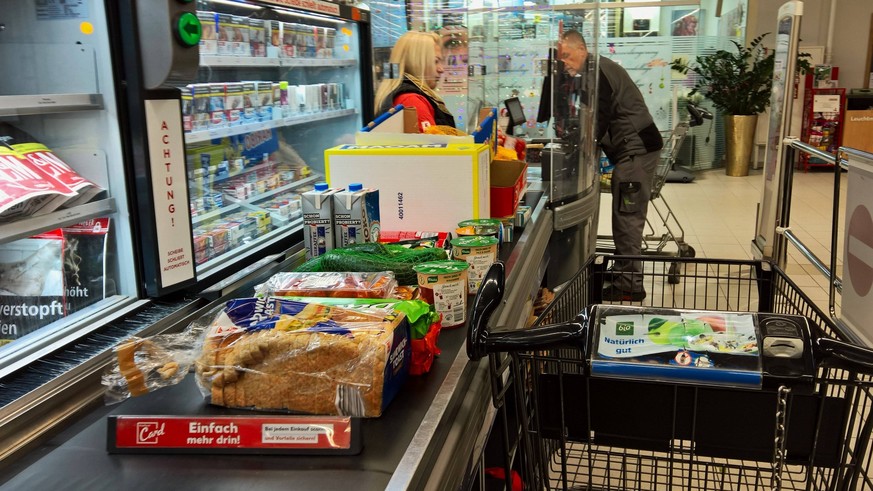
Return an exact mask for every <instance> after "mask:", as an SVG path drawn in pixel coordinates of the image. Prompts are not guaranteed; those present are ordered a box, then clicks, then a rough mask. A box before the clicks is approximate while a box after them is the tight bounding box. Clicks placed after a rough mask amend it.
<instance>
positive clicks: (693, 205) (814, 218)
mask: <svg viewBox="0 0 873 491" xmlns="http://www.w3.org/2000/svg"><path fill="white" fill-rule="evenodd" d="M762 186H763V182H762V175H761V171H760V170H752V171H751V173H750V175H749V176H747V177H728V176H726V175H725V174H724V169H713V170H707V171H699V172H697V173H696V179H695V180H694V181H693V182H691V183H666V184H665V185H664V188H663V189H662V193H663V195H664V198H665V199H666V200H667V203H669V205H670V207H671V208H672V210H673V212H674V213H675V214H676V217H677V219H678V221H679V223H680V224H681V225H682V227H683V229H684V231H685V242H687V243H688V244H690V245H691V246H693V247H694V249H695V250H696V252H697V256H698V257H708V258H716V259H751V258H752V254H751V241H752V238H753V236H754V233H755V220H756V213H757V206H758V202H759V201H760V199H761V187H762ZM845 187H846V174H845V173H844V174H843V175H842V183H841V186H840V188H841V203H840V219H839V220H840V222H839V230H840V232H839V237H840V241H839V246H838V249H837V253H838V254H837V258H838V273H837V274H838V275H840V276H842V271H841V270H842V244H843V241H842V230H843V227H842V226H843V222H844V221H845V219H844V216H843V207H844V205H845ZM610 202H611V196H610V195H608V194H606V195H603V199H602V200H601V215H600V216H601V217H603V219H602V220H601V223H600V234H601V235H609V233H610V231H609V227H610V224H609V219H608V217H609V216H610V211H609V207H610ZM832 213H833V173H832V172H831V171H817V172H808V173H804V172H802V171H801V172H797V173H796V174H795V177H794V190H793V197H792V206H791V228H792V230H793V231H794V233H795V235H797V236H798V237H799V238H800V240H802V241H803V243H804V244H806V245H807V247H809V249H810V250H811V251H812V252H813V253H815V254H816V255H817V256H818V257H819V258H820V259H821V260H822V261H824V262H825V264H827V263H828V262H829V261H830V241H831V239H830V237H831V224H832V223H833V220H832ZM649 218H650V221H652V222H653V223H655V225H656V227H657V226H659V225H660V218H658V216H657V214H656V213H655V211H654V210H653V209H652V208H651V207H650V209H649ZM656 231H658V233H660V230H658V229H656ZM786 272H787V273H788V276H789V277H790V278H791V279H792V280H793V281H794V282H795V283H797V285H798V286H799V287H801V288H802V289H803V291H804V293H806V294H807V295H808V296H809V297H810V299H811V300H813V301H814V302H815V303H816V304H818V305H819V306H820V307H821V308H822V309H823V310H825V311H827V303H828V290H827V289H828V283H827V280H826V279H825V277H824V276H823V275H822V274H821V273H820V272H818V270H817V269H815V267H814V266H812V264H811V263H810V262H809V261H807V260H806V259H805V258H804V257H803V255H802V254H800V252H799V251H798V250H797V249H796V248H795V247H794V246H792V245H789V249H788V265H787V267H786ZM836 303H837V305H838V306H839V295H837V299H836Z"/></svg>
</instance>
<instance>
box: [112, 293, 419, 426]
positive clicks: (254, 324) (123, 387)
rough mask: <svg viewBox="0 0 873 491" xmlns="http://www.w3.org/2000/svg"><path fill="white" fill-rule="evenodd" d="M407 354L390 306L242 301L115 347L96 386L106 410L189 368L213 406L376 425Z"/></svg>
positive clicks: (399, 320)
mask: <svg viewBox="0 0 873 491" xmlns="http://www.w3.org/2000/svg"><path fill="white" fill-rule="evenodd" d="M204 320H205V321H206V322H203V321H204ZM186 341H187V342H186ZM410 351H411V349H410V341H409V328H408V323H407V322H406V318H405V315H404V314H403V313H400V312H396V311H395V310H394V309H393V308H391V307H390V306H385V305H381V306H378V305H377V306H357V307H356V308H355V309H345V308H341V307H336V306H328V305H321V304H317V303H305V302H297V301H293V300H286V299H279V298H272V297H268V298H241V299H236V300H231V301H229V302H227V304H225V306H224V308H222V309H221V310H220V311H218V312H216V313H214V314H213V315H211V316H210V317H209V319H208V320H207V319H202V320H201V321H200V322H195V323H194V324H192V326H191V327H189V329H188V330H187V331H186V332H185V333H181V334H176V335H160V336H154V337H152V338H148V339H136V340H130V341H128V342H126V343H123V344H122V345H120V346H119V347H118V348H117V349H116V353H117V355H118V364H117V366H115V367H113V369H112V370H111V371H110V372H109V373H107V374H106V375H105V376H104V385H106V386H107V400H108V401H110V402H112V401H115V400H121V399H124V398H126V397H129V396H136V395H142V394H145V393H147V392H150V391H152V390H155V389H157V388H160V387H162V386H165V385H172V384H175V383H178V382H179V381H180V380H181V379H182V378H184V376H185V374H186V373H187V372H188V371H189V370H190V368H191V366H193V367H194V371H195V377H196V380H197V384H198V386H199V387H200V389H201V392H202V393H203V395H204V396H205V397H206V398H207V399H208V400H209V401H210V402H211V403H212V404H214V405H218V406H226V407H234V408H245V409H254V410H265V411H281V412H292V413H305V414H320V415H343V416H360V417H377V416H380V415H381V414H382V411H383V410H384V408H385V407H386V406H387V404H388V403H389V402H390V401H391V400H392V399H393V398H394V396H395V395H396V394H397V392H398V391H399V389H400V387H401V386H402V384H403V382H404V381H405V379H406V377H407V373H408V369H409V358H410Z"/></svg>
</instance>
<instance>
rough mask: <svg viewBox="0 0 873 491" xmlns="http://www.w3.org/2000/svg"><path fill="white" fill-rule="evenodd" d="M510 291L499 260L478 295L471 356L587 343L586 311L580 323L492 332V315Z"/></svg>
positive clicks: (469, 336)
mask: <svg viewBox="0 0 873 491" xmlns="http://www.w3.org/2000/svg"><path fill="white" fill-rule="evenodd" d="M505 291H506V267H505V266H504V265H503V263H502V262H500V261H497V262H495V263H494V264H492V265H491V267H490V268H489V269H488V272H487V273H486V274H485V278H484V280H483V281H482V285H481V286H480V287H479V291H478V292H476V298H475V299H474V300H473V313H472V315H471V316H470V326H469V328H468V330H467V357H468V358H470V359H471V360H478V359H480V358H482V357H483V356H485V355H487V354H489V353H502V352H514V351H529V350H535V349H545V348H551V347H555V346H562V345H563V346H578V347H579V348H580V349H582V348H583V347H584V343H585V339H586V337H585V327H584V326H585V325H586V322H585V315H586V312H585V311H583V312H582V313H581V314H580V317H579V318H577V322H569V323H564V324H552V325H546V326H539V327H534V328H531V329H519V330H513V331H489V330H488V321H489V320H490V319H491V314H493V313H494V311H495V310H497V307H498V306H499V305H500V303H501V302H502V301H503V295H504V293H505Z"/></svg>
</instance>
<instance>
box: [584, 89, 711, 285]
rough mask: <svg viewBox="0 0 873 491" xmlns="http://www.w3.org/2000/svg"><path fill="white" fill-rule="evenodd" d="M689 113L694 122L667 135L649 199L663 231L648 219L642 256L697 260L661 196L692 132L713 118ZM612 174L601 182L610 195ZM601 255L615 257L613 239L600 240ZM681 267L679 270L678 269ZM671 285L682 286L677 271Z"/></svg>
mask: <svg viewBox="0 0 873 491" xmlns="http://www.w3.org/2000/svg"><path fill="white" fill-rule="evenodd" d="M687 109H688V113H689V114H690V115H691V118H690V119H689V120H688V121H680V122H679V123H678V124H677V125H676V127H675V128H673V131H671V132H669V133H667V134H666V135H664V148H663V150H662V151H661V161H660V163H659V164H658V168H657V169H656V170H655V175H654V177H653V179H652V194H651V196H650V198H649V205H650V207H651V208H652V209H654V210H655V212H656V213H657V214H658V217H659V218H660V219H661V224H662V225H661V227H659V229H658V230H661V231H660V232H659V231H658V230H656V228H655V227H654V226H653V224H652V221H651V219H650V217H651V214H649V215H648V216H647V217H646V229H645V232H644V233H643V243H642V253H643V254H646V255H649V254H651V255H664V256H679V257H694V255H695V251H694V247H692V246H691V245H690V244H688V243H687V242H685V229H683V228H682V224H681V223H679V220H678V219H677V218H676V214H675V213H673V209H672V208H670V204H669V203H668V202H667V199H666V198H665V197H664V195H663V194H661V189H662V188H663V187H664V183H666V182H667V177H668V176H669V175H670V172H671V171H673V169H674V166H675V164H676V161H677V158H678V157H679V152H680V150H681V149H682V144H683V143H684V142H685V137H686V136H687V135H688V131H689V130H690V129H691V128H692V127H695V126H700V125H701V124H703V121H704V120H706V119H712V114H711V113H710V112H709V111H707V110H705V109H702V108H699V107H697V106H695V105H693V104H688V106H687ZM610 175H611V174H610V173H604V174H603V175H602V176H601V180H600V184H601V186H600V189H601V191H602V192H605V193H610V192H611V191H612V189H611V188H612V186H611V184H610V180H611V179H610ZM670 243H673V244H675V245H676V247H675V250H673V248H670V249H668V248H667V245H669V244H670ZM596 247H597V251H598V252H601V253H615V244H614V242H613V237H612V236H609V235H598V236H597V244H596ZM678 265H679V263H677V265H676V268H678ZM667 281H668V282H669V283H673V284H675V283H678V282H679V272H678V269H675V270H674V271H672V272H671V274H670V275H668V276H667Z"/></svg>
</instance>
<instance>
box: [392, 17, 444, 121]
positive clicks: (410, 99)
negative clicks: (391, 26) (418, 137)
mask: <svg viewBox="0 0 873 491" xmlns="http://www.w3.org/2000/svg"><path fill="white" fill-rule="evenodd" d="M389 62H390V63H392V64H395V65H397V66H398V67H399V70H400V73H399V75H398V76H397V78H393V79H389V78H386V79H384V80H382V83H381V84H380V85H379V89H378V90H377V91H376V104H375V107H376V113H377V114H382V113H384V112H386V111H388V110H389V109H390V108H392V107H394V106H396V105H397V104H403V106H404V107H414V108H415V109H416V111H417V112H418V125H419V131H421V132H424V130H425V129H426V128H427V127H428V126H431V125H445V126H451V127H452V128H454V127H455V118H454V116H452V113H451V112H449V109H448V108H447V107H446V105H445V103H444V102H443V100H442V99H441V98H440V96H438V95H437V94H436V92H434V89H435V88H436V86H437V83H438V82H439V79H440V75H442V73H443V53H442V47H441V46H440V38H439V36H438V35H437V34H436V33H432V32H417V31H410V32H407V33H406V34H404V35H402V36H400V39H398V40H397V44H395V45H394V48H393V49H392V50H391V58H390V60H389Z"/></svg>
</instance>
